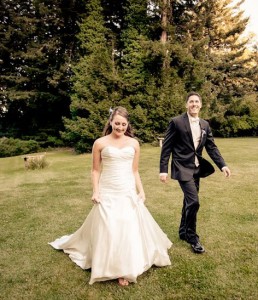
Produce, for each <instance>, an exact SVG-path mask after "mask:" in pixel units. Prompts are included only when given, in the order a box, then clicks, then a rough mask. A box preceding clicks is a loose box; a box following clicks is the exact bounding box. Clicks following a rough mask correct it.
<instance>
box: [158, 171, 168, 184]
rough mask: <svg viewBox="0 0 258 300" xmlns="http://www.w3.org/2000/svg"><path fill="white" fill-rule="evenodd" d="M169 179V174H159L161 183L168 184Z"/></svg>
mask: <svg viewBox="0 0 258 300" xmlns="http://www.w3.org/2000/svg"><path fill="white" fill-rule="evenodd" d="M167 178H168V174H165V173H164V174H163V173H161V174H159V180H160V181H161V182H163V183H166V182H167Z"/></svg>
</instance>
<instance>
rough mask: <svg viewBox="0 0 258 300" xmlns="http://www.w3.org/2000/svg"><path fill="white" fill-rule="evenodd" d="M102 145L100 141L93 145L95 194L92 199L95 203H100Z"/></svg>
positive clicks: (92, 178) (93, 183)
mask: <svg viewBox="0 0 258 300" xmlns="http://www.w3.org/2000/svg"><path fill="white" fill-rule="evenodd" d="M100 154H101V146H100V143H99V142H98V141H96V142H95V143H94V144H93V147H92V169H91V182H92V188H93V194H92V197H91V200H92V201H93V202H94V203H99V202H100V198H99V178H100V173H101V155H100Z"/></svg>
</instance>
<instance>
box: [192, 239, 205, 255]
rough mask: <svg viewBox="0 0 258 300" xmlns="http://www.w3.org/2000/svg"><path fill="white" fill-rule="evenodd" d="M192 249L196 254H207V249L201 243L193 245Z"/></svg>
mask: <svg viewBox="0 0 258 300" xmlns="http://www.w3.org/2000/svg"><path fill="white" fill-rule="evenodd" d="M191 247H192V249H193V252H194V253H203V252H205V249H204V247H203V246H202V245H201V244H200V242H197V243H195V244H191Z"/></svg>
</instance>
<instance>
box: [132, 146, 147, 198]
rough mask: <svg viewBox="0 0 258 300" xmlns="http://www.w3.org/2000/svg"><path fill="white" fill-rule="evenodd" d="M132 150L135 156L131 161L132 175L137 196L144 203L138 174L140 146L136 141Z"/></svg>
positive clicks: (143, 194)
mask: <svg viewBox="0 0 258 300" xmlns="http://www.w3.org/2000/svg"><path fill="white" fill-rule="evenodd" d="M134 149H135V155H134V160H133V173H134V176H135V183H136V188H137V191H138V193H139V194H138V196H139V198H140V199H142V201H145V193H144V189H143V185H142V181H141V177H140V174H139V159H140V145H139V143H138V141H136V143H135V145H134Z"/></svg>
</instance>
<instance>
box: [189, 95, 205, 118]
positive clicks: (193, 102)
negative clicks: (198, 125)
mask: <svg viewBox="0 0 258 300" xmlns="http://www.w3.org/2000/svg"><path fill="white" fill-rule="evenodd" d="M201 107H202V102H201V100H200V98H199V97H198V96H197V95H192V96H190V97H189V98H188V100H187V102H186V108H187V112H188V113H189V115H191V116H193V117H198V114H199V112H200V109H201Z"/></svg>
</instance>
